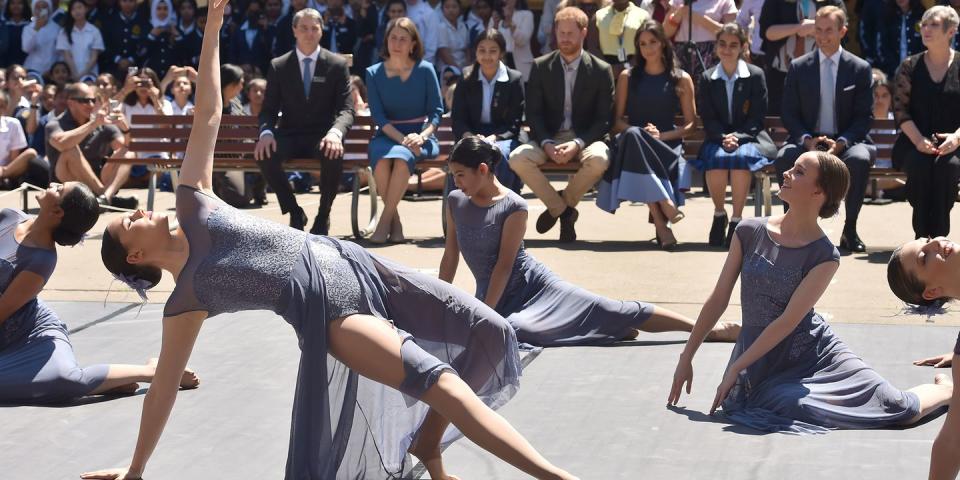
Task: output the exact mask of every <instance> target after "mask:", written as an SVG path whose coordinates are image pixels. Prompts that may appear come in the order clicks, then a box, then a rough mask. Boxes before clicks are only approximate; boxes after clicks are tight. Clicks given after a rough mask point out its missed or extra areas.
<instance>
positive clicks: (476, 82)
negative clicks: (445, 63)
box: [450, 67, 524, 140]
mask: <svg viewBox="0 0 960 480" xmlns="http://www.w3.org/2000/svg"><path fill="white" fill-rule="evenodd" d="M480 75H482V73H480V72H479V68H476V67H473V70H472V71H470V72H469V73H468V74H467V76H466V77H465V78H464V79H463V80H461V81H460V83H458V84H457V89H456V90H454V92H453V108H452V111H451V112H450V116H451V117H453V135H454V137H455V138H462V137H463V136H464V135H465V134H466V133H467V132H471V133H476V134H479V133H480V130H479V129H480V127H481V122H480V114H481V113H482V112H483V105H482V103H483V83H482V82H481V80H480ZM523 105H524V101H523V75H522V74H521V73H520V72H519V71H517V70H514V69H512V68H508V69H507V81H506V82H495V83H494V84H493V103H492V104H491V105H490V125H492V126H493V129H494V130H493V133H492V134H495V135H496V136H497V139H498V140H507V139H511V138H514V139H515V138H517V137H518V136H519V135H520V125H521V124H522V123H523Z"/></svg>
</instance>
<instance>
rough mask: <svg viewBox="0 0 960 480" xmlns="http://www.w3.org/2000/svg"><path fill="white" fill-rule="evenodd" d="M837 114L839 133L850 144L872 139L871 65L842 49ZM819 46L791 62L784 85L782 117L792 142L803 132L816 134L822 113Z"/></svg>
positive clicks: (836, 101)
mask: <svg viewBox="0 0 960 480" xmlns="http://www.w3.org/2000/svg"><path fill="white" fill-rule="evenodd" d="M835 85H836V93H835V94H834V95H835V96H834V115H835V117H836V123H835V125H836V128H837V133H836V135H834V138H839V137H843V138H845V139H847V143H848V145H854V144H857V143H862V142H869V141H870V139H869V137H868V136H867V134H868V133H869V132H870V123H871V122H872V121H873V88H872V87H873V75H872V74H871V71H870V64H868V63H867V62H866V61H864V60H863V59H861V58H860V57H857V56H856V55H854V54H852V53H850V52H848V51H846V50H843V52H842V53H841V55H840V63H839V66H838V68H837V78H836V81H835ZM819 99H820V49H816V50H814V51H812V52H810V53H807V54H806V55H803V56H802V57H800V58H797V59H796V60H794V61H793V62H791V63H790V70H789V71H787V79H786V81H785V83H784V86H783V109H782V112H781V114H780V115H781V118H782V119H783V125H784V127H786V129H787V132H788V133H789V134H790V138H789V140H788V141H789V142H790V143H794V144H797V145H799V144H800V143H802V142H801V140H800V139H801V137H803V135H805V134H806V135H816V134H818V133H820V132H817V131H816V128H817V119H818V118H819V115H820V100H819Z"/></svg>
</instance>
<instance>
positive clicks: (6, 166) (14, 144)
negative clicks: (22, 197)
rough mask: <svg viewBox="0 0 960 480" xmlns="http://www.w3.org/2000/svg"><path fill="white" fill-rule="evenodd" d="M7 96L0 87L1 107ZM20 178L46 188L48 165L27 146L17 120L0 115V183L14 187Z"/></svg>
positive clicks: (4, 106) (0, 109)
mask: <svg viewBox="0 0 960 480" xmlns="http://www.w3.org/2000/svg"><path fill="white" fill-rule="evenodd" d="M9 101H10V97H9V96H8V95H7V93H6V92H4V91H3V90H0V111H4V110H5V109H6V106H7V103H8V102H9ZM22 182H28V183H30V184H32V185H35V186H38V187H42V188H46V187H47V185H49V183H50V166H49V165H48V164H47V162H46V160H44V159H43V158H41V157H39V156H38V155H37V152H36V150H34V149H32V148H27V136H26V135H25V134H24V133H23V128H22V127H21V126H20V122H18V121H17V119H15V118H13V117H8V116H0V185H2V186H3V187H5V188H16V187H18V186H20V184H21V183H22Z"/></svg>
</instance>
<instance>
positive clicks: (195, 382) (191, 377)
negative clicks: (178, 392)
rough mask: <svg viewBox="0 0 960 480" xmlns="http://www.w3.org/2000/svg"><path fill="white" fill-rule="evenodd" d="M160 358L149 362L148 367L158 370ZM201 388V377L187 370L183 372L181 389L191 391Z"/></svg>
mask: <svg viewBox="0 0 960 480" xmlns="http://www.w3.org/2000/svg"><path fill="white" fill-rule="evenodd" d="M158 361H159V359H158V358H151V359H150V360H147V365H149V366H150V367H153V368H157V362H158ZM199 386H200V377H198V376H197V373H196V372H194V371H193V370H191V369H189V368H186V369H184V370H183V375H182V376H181V377H180V388H182V389H184V390H191V389H194V388H197V387H199Z"/></svg>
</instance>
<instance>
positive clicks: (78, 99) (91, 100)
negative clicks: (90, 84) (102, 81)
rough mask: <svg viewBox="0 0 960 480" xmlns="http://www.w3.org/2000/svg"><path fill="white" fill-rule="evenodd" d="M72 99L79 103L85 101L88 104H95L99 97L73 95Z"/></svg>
mask: <svg viewBox="0 0 960 480" xmlns="http://www.w3.org/2000/svg"><path fill="white" fill-rule="evenodd" d="M70 100H73V101H74V102H78V103H85V104H87V105H93V104H94V103H96V101H97V99H96V98H93V97H73V98H71V99H70Z"/></svg>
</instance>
